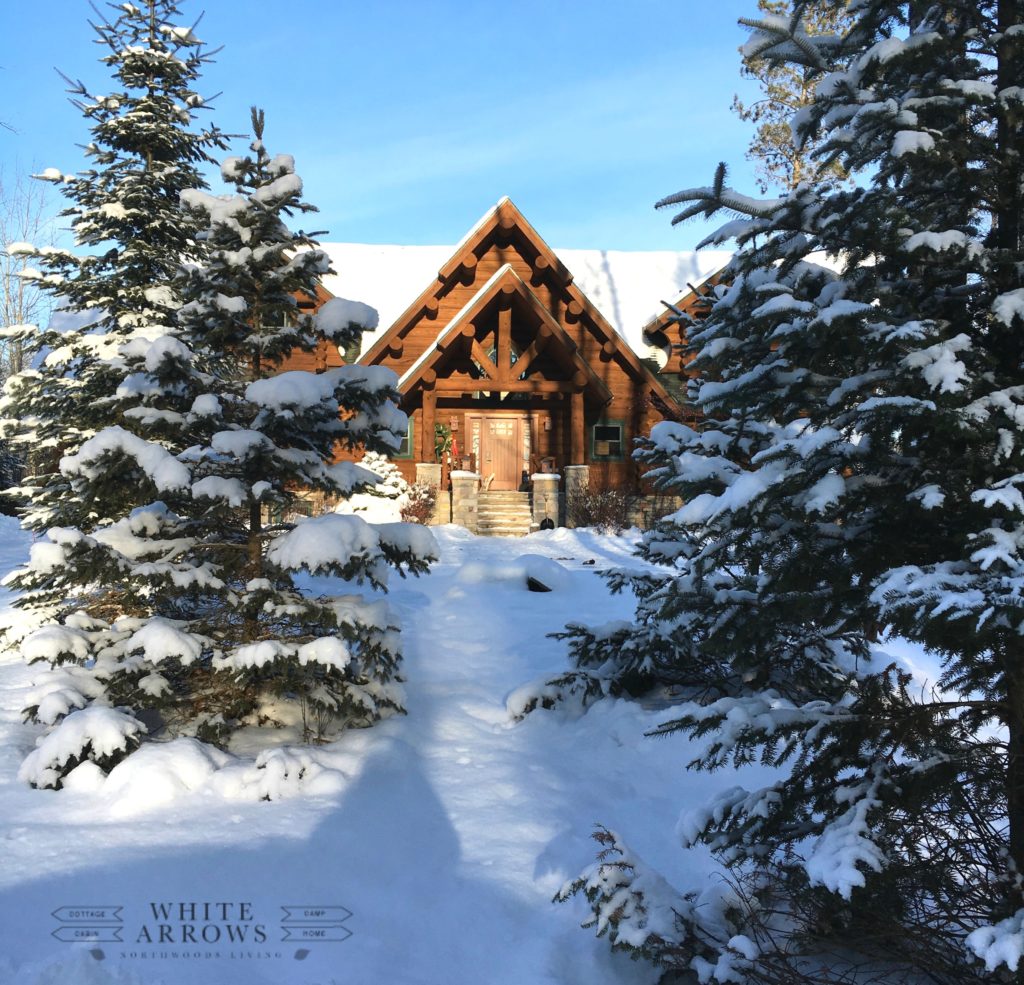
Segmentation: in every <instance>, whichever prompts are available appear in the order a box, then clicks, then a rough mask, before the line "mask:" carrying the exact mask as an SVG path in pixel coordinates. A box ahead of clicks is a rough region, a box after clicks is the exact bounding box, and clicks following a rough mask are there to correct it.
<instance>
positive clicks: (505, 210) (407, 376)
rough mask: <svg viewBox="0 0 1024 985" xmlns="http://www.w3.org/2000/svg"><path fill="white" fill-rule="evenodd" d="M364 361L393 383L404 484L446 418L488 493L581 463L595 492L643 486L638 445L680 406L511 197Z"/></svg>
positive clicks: (428, 456)
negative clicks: (402, 419) (389, 372)
mask: <svg viewBox="0 0 1024 985" xmlns="http://www.w3.org/2000/svg"><path fill="white" fill-rule="evenodd" d="M359 362H360V363H361V364H366V365H381V366H387V367H390V368H391V369H393V370H394V371H395V372H396V373H397V374H398V376H399V390H400V392H401V394H402V409H403V410H405V411H406V413H407V414H408V415H409V419H410V429H409V434H408V436H407V440H406V442H405V443H404V444H403V448H402V450H401V452H400V453H399V455H398V456H396V462H397V464H398V465H399V467H400V468H401V469H402V471H403V474H404V475H405V476H406V478H407V479H408V480H410V481H413V480H414V479H415V478H416V466H417V463H433V462H434V461H435V455H434V434H435V425H438V424H441V425H444V426H445V427H447V428H449V429H450V430H451V433H452V436H453V438H454V440H455V442H456V445H457V448H458V453H459V454H458V459H459V463H458V464H461V465H463V466H464V467H466V468H468V469H469V470H471V471H475V472H476V473H477V474H478V475H479V476H480V477H481V481H482V482H483V483H484V484H485V486H489V487H490V489H492V490H515V489H520V488H522V487H523V484H524V480H525V481H529V477H530V476H532V475H534V474H536V473H550V472H558V471H562V470H564V469H565V468H566V467H569V466H587V467H588V472H589V482H590V485H591V486H596V487H597V488H621V489H626V490H629V491H631V492H638V491H639V489H640V479H639V474H638V472H637V469H636V467H635V465H634V464H633V463H632V461H631V459H630V450H631V446H632V439H633V438H634V437H636V436H637V435H639V434H642V433H645V432H646V431H648V430H649V429H650V427H651V426H652V425H653V424H654V423H656V421H658V420H660V419H662V416H663V414H662V413H661V412H660V411H659V408H660V409H661V410H667V411H668V412H669V413H672V414H678V413H679V412H680V408H679V406H678V404H677V402H676V400H675V398H674V397H673V396H672V394H671V393H670V392H669V391H668V390H667V389H666V387H665V386H664V384H663V382H662V381H661V380H659V379H658V378H657V376H656V375H654V373H653V372H652V371H651V369H650V367H649V366H648V365H647V364H645V363H644V362H643V361H641V360H640V359H639V358H638V356H637V355H636V353H635V352H633V350H632V349H631V348H630V346H629V345H628V344H627V343H626V342H625V340H624V339H622V338H621V336H620V335H619V334H618V333H617V332H616V331H615V329H614V328H613V327H612V326H611V325H610V324H609V322H608V321H607V320H606V319H605V317H604V316H603V315H602V314H601V312H600V311H598V309H597V308H596V307H595V306H594V305H593V304H592V303H591V302H590V301H589V299H588V298H587V297H586V296H585V295H584V294H583V292H582V291H581V290H580V289H579V288H578V287H577V286H576V285H575V284H574V282H573V275H572V273H571V272H570V271H569V270H568V269H567V268H566V267H565V265H564V264H563V263H562V262H561V261H560V260H559V258H558V257H557V256H556V255H555V253H554V252H553V251H552V250H551V249H550V247H548V245H547V244H546V243H545V242H544V241H543V240H542V239H541V238H540V236H539V235H538V234H537V232H536V230H534V229H533V227H532V226H531V225H530V224H529V223H528V222H527V221H526V219H525V218H524V217H523V215H522V213H520V211H519V210H518V209H517V208H516V207H515V205H513V204H512V202H511V201H509V200H508V199H507V198H506V199H503V200H502V201H501V202H499V203H498V205H497V206H495V208H494V209H492V210H491V212H489V213H488V215H487V216H485V217H484V219H483V220H481V222H480V223H478V225H477V226H476V227H475V228H474V229H473V230H472V231H471V232H470V234H469V235H468V236H467V237H466V238H465V239H464V240H463V242H462V243H461V244H460V245H459V246H458V247H457V248H456V250H455V252H454V253H453V254H452V255H451V257H450V258H449V259H448V261H447V262H446V263H445V264H444V265H443V266H442V267H441V269H440V270H439V271H438V273H437V276H436V278H435V280H434V281H433V282H432V283H430V284H428V285H427V286H426V287H425V289H424V290H423V291H422V292H421V293H420V295H419V296H418V297H417V298H416V300H415V301H413V303H412V304H411V305H409V307H408V308H407V309H406V310H405V312H404V313H403V314H402V315H401V316H400V317H399V318H398V319H397V320H396V321H395V322H394V324H393V325H392V326H391V327H390V329H388V330H387V331H386V332H384V333H383V334H382V335H381V336H380V338H378V339H377V340H376V341H375V342H374V344H373V345H372V346H371V347H370V348H369V349H368V350H367V351H366V352H365V353H364V354H363V355H362V356H361V357H360V359H359Z"/></svg>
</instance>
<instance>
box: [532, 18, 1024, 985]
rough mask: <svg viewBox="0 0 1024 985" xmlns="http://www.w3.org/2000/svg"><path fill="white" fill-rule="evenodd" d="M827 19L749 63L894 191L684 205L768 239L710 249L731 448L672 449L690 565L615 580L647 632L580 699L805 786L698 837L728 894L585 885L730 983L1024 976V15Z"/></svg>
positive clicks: (757, 40)
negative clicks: (801, 100) (920, 665)
mask: <svg viewBox="0 0 1024 985" xmlns="http://www.w3.org/2000/svg"><path fill="white" fill-rule="evenodd" d="M805 6H808V5H805V4H800V3H796V4H794V18H793V19H790V20H789V21H781V20H779V19H776V18H769V19H765V20H762V21H761V22H759V23H757V24H756V26H755V33H754V36H753V38H752V40H751V43H750V45H748V47H747V51H748V54H749V53H753V54H756V56H757V57H759V58H767V59H771V60H773V61H778V62H780V63H795V64H796V65H797V66H799V67H800V68H801V69H803V68H808V69H810V70H813V71H815V72H817V73H820V75H821V79H820V81H818V82H817V86H816V96H815V101H814V103H813V106H812V107H811V108H810V110H809V111H807V112H805V113H803V114H801V115H800V116H799V118H798V120H797V129H798V132H799V134H800V135H806V136H807V137H808V138H809V139H810V138H815V139H818V140H820V150H819V152H818V153H819V156H820V159H821V161H822V162H823V163H825V164H828V163H829V162H830V161H831V160H836V161H838V162H839V163H841V164H842V166H843V167H844V168H845V169H846V170H848V171H850V172H858V173H860V174H862V175H863V176H864V179H863V180H864V182H865V184H864V187H861V188H846V189H844V188H834V187H832V188H830V187H828V186H827V185H825V186H821V187H814V186H811V185H810V184H806V183H805V184H801V185H800V186H798V187H797V188H795V189H794V190H793V191H792V192H790V193H789V194H787V195H786V196H784V197H783V198H781V199H777V200H772V201H757V200H753V199H750V198H748V197H746V196H744V195H741V194H739V193H737V192H735V191H733V190H732V189H730V188H728V187H727V186H726V184H725V170H724V167H722V168H720V169H719V172H718V174H717V175H716V179H715V182H714V184H713V185H712V186H710V187H707V188H697V189H690V190H687V191H683V192H680V193H678V194H676V195H673V196H670V197H669V198H667V199H665V200H663V201H662V202H661V203H659V205H661V206H663V207H672V206H679V205H683V206H685V208H684V210H683V211H682V212H681V213H679V214H678V215H677V216H676V217H675V219H674V221H684V220H685V219H687V218H690V217H694V216H699V215H700V216H705V217H710V216H713V215H715V214H717V213H719V212H720V211H723V210H724V211H728V212H731V213H740V214H741V216H743V217H744V218H742V219H740V220H738V221H736V220H734V221H732V222H730V223H728V224H727V225H726V226H724V227H722V228H721V229H720V230H719V231H718V232H717V233H715V234H713V235H712V236H711V237H709V238H708V240H707V241H706V242H708V243H720V242H725V241H727V240H728V239H730V238H735V239H736V240H737V243H738V246H739V252H738V253H737V254H736V256H735V258H734V260H733V261H732V263H731V264H730V267H729V268H728V270H727V272H726V275H725V278H724V286H722V287H720V288H719V289H718V290H717V297H716V301H715V303H714V306H713V308H712V310H711V312H710V315H709V317H708V319H707V320H706V321H705V322H703V323H702V324H701V325H700V327H699V329H698V330H696V331H695V332H694V334H693V337H692V339H691V340H690V349H691V351H692V352H693V354H694V356H695V362H694V363H693V364H692V365H693V367H694V368H695V369H696V370H697V371H698V375H697V377H696V379H695V380H694V381H693V385H692V393H693V398H694V400H695V402H696V404H697V406H698V407H699V409H700V410H701V412H702V414H703V415H704V417H703V426H702V427H701V428H700V429H699V430H696V429H692V428H689V427H687V426H685V425H682V424H677V423H670V422H666V423H664V424H660V425H658V426H657V427H656V428H655V429H654V431H653V432H652V434H651V436H650V438H649V439H648V440H646V441H644V442H643V443H642V448H641V450H640V452H639V453H638V454H639V457H640V458H641V459H642V460H643V461H645V462H646V463H647V464H649V465H650V466H651V467H652V472H651V473H650V475H651V476H652V477H653V478H654V479H655V480H656V481H657V482H658V484H659V485H660V486H661V488H663V489H664V490H666V491H671V492H675V493H678V494H679V495H681V496H682V497H683V499H684V506H683V507H682V508H681V509H680V510H678V511H677V512H676V513H675V514H673V515H672V516H670V517H668V518H666V520H665V521H664V522H663V523H662V524H660V525H659V527H658V529H657V530H655V531H652V532H651V533H650V534H648V535H647V536H646V537H645V539H644V542H643V546H642V551H641V553H642V554H643V556H644V557H645V558H647V559H648V560H652V561H656V562H660V563H662V564H663V565H664V566H665V567H664V573H663V574H662V575H661V576H657V575H647V576H643V577H630V576H629V575H628V574H627V573H621V574H619V575H617V576H615V578H614V580H613V584H614V585H615V586H617V587H624V586H626V585H630V586H631V587H633V588H634V589H635V590H636V592H637V595H638V608H637V622H636V625H635V626H634V627H632V628H631V629H629V630H621V629H616V631H615V632H603V631H602V630H601V629H600V628H587V627H580V626H576V627H569V630H568V632H567V635H568V636H569V637H570V638H571V640H572V643H571V646H572V649H573V652H574V654H575V657H576V662H577V666H578V669H577V671H576V672H574V674H572V675H569V676H568V677H567V678H566V679H564V680H563V681H561V682H558V683H559V684H560V685H561V686H562V689H563V691H564V689H565V688H566V687H568V688H570V689H574V690H576V691H577V692H581V693H582V694H583V696H584V699H589V698H591V697H593V696H594V695H596V694H601V693H607V692H609V691H612V692H614V691H617V690H623V689H627V688H629V687H630V686H631V685H635V683H636V681H637V678H638V676H639V677H640V680H641V686H643V685H647V686H649V685H650V684H651V683H654V682H658V681H667V682H670V683H673V684H677V685H681V686H685V687H687V688H689V689H690V690H689V695H690V697H691V700H690V701H689V703H687V704H684V705H683V706H682V707H681V709H679V713H678V714H677V716H676V717H675V718H674V719H673V720H671V721H669V722H666V723H665V724H664V725H663V726H662V727H661V728H660V729H659V732H660V733H663V734H668V733H673V732H683V733H686V734H688V735H690V736H691V737H695V738H704V739H706V740H707V745H706V748H705V750H704V752H703V753H702V754H701V755H700V756H698V758H697V759H695V760H694V762H692V763H691V764H690V765H691V767H693V768H699V769H718V768H722V767H726V766H730V765H731V766H741V765H743V764H745V763H749V762H755V761H760V762H762V763H765V764H768V765H771V766H774V767H775V768H776V769H777V771H778V772H777V776H778V779H777V780H776V782H774V783H772V784H771V785H769V786H767V787H765V788H763V789H756V790H745V789H742V788H738V787H737V788H734V789H732V790H730V791H728V792H726V793H724V794H723V795H722V796H721V797H720V798H719V799H718V800H717V801H716V802H715V803H713V804H710V805H706V807H704V808H702V809H699V810H696V811H693V812H691V813H690V814H689V815H688V818H687V819H686V822H685V823H684V824H683V825H682V828H681V831H682V833H683V836H684V839H685V841H686V842H688V843H691V844H696V843H703V844H705V845H707V846H709V847H710V848H711V849H712V850H713V851H714V852H715V853H716V854H718V856H719V857H720V858H721V859H722V860H723V861H724V862H726V863H727V864H728V865H729V866H730V867H731V871H732V873H733V892H732V894H731V896H729V897H728V898H724V899H719V900H718V902H717V905H711V904H710V903H709V901H708V900H707V899H705V900H703V901H702V902H703V906H698V905H696V900H697V895H696V894H692V895H689V896H687V897H685V898H683V897H680V896H679V895H678V894H673V893H672V892H671V891H670V890H669V888H668V887H667V886H666V885H665V884H664V882H663V881H660V880H659V879H658V878H657V877H656V874H652V873H651V872H650V871H649V870H648V869H647V868H646V867H645V866H644V865H643V862H642V860H639V859H637V858H636V857H635V856H633V855H632V853H631V852H630V851H629V849H628V847H627V846H626V844H625V843H624V842H623V841H622V840H621V839H619V838H618V836H616V835H613V834H611V833H610V832H603V833H601V834H600V838H601V840H602V841H603V842H604V843H605V845H606V848H607V852H606V855H605V857H604V859H603V861H600V862H599V863H598V864H597V865H596V866H595V867H594V868H593V869H591V870H590V871H588V872H587V873H585V874H584V875H583V876H581V877H580V879H579V880H577V881H576V882H575V883H574V884H573V885H572V886H571V887H569V890H568V891H567V894H571V893H572V892H575V891H582V892H584V893H585V894H586V895H587V897H588V899H589V900H590V901H591V903H592V905H593V907H594V910H595V922H596V923H597V924H598V926H599V928H600V929H601V931H602V932H608V933H609V935H610V936H611V937H612V940H613V942H614V943H616V944H617V946H620V947H627V948H630V949H633V950H639V951H641V952H643V953H646V954H648V955H649V956H651V957H653V958H655V959H656V960H658V961H660V962H662V963H663V964H665V965H668V966H669V967H672V968H684V967H685V968H690V969H692V970H694V971H696V972H697V973H698V974H699V975H700V976H701V980H702V981H715V980H717V981H723V982H724V981H734V980H737V978H740V979H741V980H742V979H743V978H746V979H747V980H750V981H762V982H767V981H779V980H788V979H782V978H781V975H782V970H780V969H785V974H787V975H789V976H790V977H792V978H793V980H800V981H807V980H820V981H833V980H835V978H836V976H838V975H839V974H840V973H843V969H842V968H841V967H840V966H841V965H842V964H843V962H844V960H845V961H846V963H847V964H848V963H849V961H850V960H851V958H850V955H851V954H852V955H854V956H856V957H859V958H863V957H864V956H868V957H873V958H881V959H882V960H883V961H884V967H885V968H886V971H887V974H888V976H889V977H888V979H887V980H890V981H891V980H899V978H900V969H902V970H903V974H904V975H909V976H920V975H922V974H925V975H927V976H930V977H929V980H930V981H937V982H947V983H954V982H957V983H959V982H967V981H972V980H979V981H980V980H982V979H984V980H1004V981H1020V980H1021V975H1022V974H1024V969H1022V968H1021V967H1020V966H1021V953H1022V950H1024V932H1022V929H1021V928H1022V926H1024V895H1022V885H1024V879H1022V872H1024V851H1022V846H1024V810H1022V805H1021V797H1022V794H1021V791H1024V755H1022V754H1021V751H1020V748H1019V747H1020V744H1021V742H1022V738H1021V737H1022V735H1024V733H1022V732H1021V729H1020V716H1021V711H1020V709H1021V708H1024V694H1022V693H1021V690H1020V683H1019V682H1020V681H1021V680H1022V673H1024V672H1022V670H1021V668H1022V667H1024V663H1022V661H1021V656H1020V654H1021V640H1020V634H1021V632H1022V630H1024V620H1022V618H1021V616H1022V615H1024V612H1022V611H1021V604H1020V589H1021V585H1022V583H1021V567H1020V565H1021V559H1020V551H1021V539H1020V537H1021V532H1022V527H1021V520H1020V513H1021V512H1022V511H1024V501H1022V500H1021V498H1020V493H1019V484H1020V482H1021V481H1022V480H1021V475H1022V474H1024V467H1022V466H1024V461H1022V459H1021V454H1022V452H1021V442H1020V437H1019V431H1020V428H1021V423H1020V422H1021V421H1022V420H1024V416H1022V415H1021V412H1020V404H1021V400H1022V394H1021V389H1020V366H1021V353H1020V343H1019V336H1020V331H1021V329H1022V328H1024V301H1022V299H1024V289H1022V277H1024V262H1022V261H1024V258H1022V256H1021V232H1020V230H1021V222H1022V211H1024V210H1022V208H1021V194H1022V192H1021V189H1022V187H1024V182H1022V174H1021V157H1020V151H1021V147H1022V137H1024V134H1022V126H1024V123H1022V121H1024V116H1022V115H1021V113H1020V99H1019V89H1018V88H1017V81H1019V78H1020V75H1021V67H1022V66H1021V59H1022V56H1024V52H1022V41H1024V5H1022V4H1020V3H1019V2H1010V0H985V2H980V3H979V2H970V3H967V2H959V0H945V2H937V3H929V4H910V5H908V4H900V3H891V2H884V0H861V2H859V3H857V4H856V5H851V7H850V10H851V12H852V13H853V14H854V15H855V21H854V23H853V25H852V28H851V30H850V31H849V32H848V33H847V34H846V35H845V36H844V37H843V38H842V39H838V38H835V37H829V36H822V35H818V36H815V35H814V33H813V32H812V31H811V29H810V28H809V27H808V26H807V25H806V24H805V23H803V21H802V20H801V19H800V18H801V15H802V13H803V8H804V7H805ZM837 6H838V5H837ZM817 251H823V252H824V254H826V255H827V256H829V257H831V258H832V263H833V266H834V267H835V269H831V268H827V267H823V266H820V265H818V264H816V263H814V262H813V259H814V257H813V256H812V254H816V253H817ZM819 255H820V254H819ZM886 628H895V629H896V630H898V631H899V632H901V633H903V634H905V635H907V636H909V637H911V638H912V639H915V640H918V641H921V642H924V643H925V644H927V645H928V646H930V647H932V648H933V649H935V650H937V651H938V652H939V653H940V654H941V655H942V658H943V660H944V667H945V672H944V674H943V677H942V679H941V680H940V681H939V682H938V685H939V686H938V688H937V689H936V690H935V691H934V692H931V693H927V692H925V693H922V691H921V690H920V689H919V688H915V687H914V686H913V685H912V679H911V677H910V675H909V674H908V673H906V672H905V671H904V670H902V669H901V668H900V667H899V666H898V665H897V664H896V663H894V662H891V661H889V660H887V659H886V658H885V657H884V656H883V655H882V654H881V653H880V652H879V651H878V650H877V649H875V650H873V649H872V646H871V644H872V641H873V639H874V638H875V636H876V634H877V632H878V631H880V630H884V629H886ZM548 696H550V694H549V695H548ZM544 697H545V696H544V695H543V694H542V695H539V696H538V702H540V703H542V702H543V699H544ZM829 939H831V940H832V941H833V942H835V941H836V940H838V941H839V942H840V945H841V946H843V947H845V949H846V958H845V959H842V958H839V957H834V960H833V964H832V967H831V970H829V971H827V972H825V971H823V972H820V974H819V975H818V977H816V974H815V973H814V972H813V970H812V967H811V965H810V964H809V963H808V962H807V961H801V959H800V957H799V956H800V955H801V954H804V955H806V954H817V955H821V954H822V952H823V949H824V948H825V947H826V943H825V942H826V941H827V940H829ZM975 957H976V958H977V959H978V960H973V959H974V958H975ZM846 972H849V973H852V972H851V971H850V969H849V968H848V967H847V968H846ZM829 975H831V976H832V977H828V976H829Z"/></svg>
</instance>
